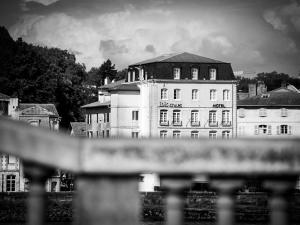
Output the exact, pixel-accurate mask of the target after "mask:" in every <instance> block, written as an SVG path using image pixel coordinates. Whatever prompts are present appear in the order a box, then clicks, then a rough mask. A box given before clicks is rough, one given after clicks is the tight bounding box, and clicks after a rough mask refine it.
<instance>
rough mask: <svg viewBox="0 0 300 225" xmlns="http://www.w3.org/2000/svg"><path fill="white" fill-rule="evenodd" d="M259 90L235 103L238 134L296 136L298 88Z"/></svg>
mask: <svg viewBox="0 0 300 225" xmlns="http://www.w3.org/2000/svg"><path fill="white" fill-rule="evenodd" d="M251 87H252V86H251ZM251 87H250V88H249V89H253V90H254V89H255V88H254V87H253V88H251ZM261 87H263V86H261ZM260 90H261V92H257V93H256V94H255V95H254V91H253V92H249V95H250V96H251V97H248V98H245V99H242V100H238V102H237V108H238V110H237V112H238V113H237V114H238V115H237V122H238V137H263V138H267V137H284V136H293V137H299V136H300V93H299V91H298V90H297V89H296V88H295V87H294V86H292V85H288V86H285V85H283V86H282V87H280V88H278V89H275V90H273V91H269V92H267V91H266V88H263V89H260Z"/></svg>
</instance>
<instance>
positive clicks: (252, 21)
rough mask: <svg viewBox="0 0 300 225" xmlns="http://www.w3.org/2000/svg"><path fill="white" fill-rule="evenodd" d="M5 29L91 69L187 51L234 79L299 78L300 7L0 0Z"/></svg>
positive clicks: (299, 0) (298, 1)
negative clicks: (228, 70)
mask: <svg viewBox="0 0 300 225" xmlns="http://www.w3.org/2000/svg"><path fill="white" fill-rule="evenodd" d="M0 25H2V26H3V25H4V26H5V27H7V28H8V30H9V32H10V34H11V35H12V37H13V38H14V39H16V38H18V37H22V38H23V40H25V41H27V42H30V43H34V44H38V45H43V46H54V47H59V48H62V49H68V50H69V51H71V52H73V53H74V54H76V58H77V60H78V62H80V63H84V64H85V65H86V66H87V68H88V69H89V68H91V67H92V66H99V65H100V64H101V63H102V62H103V61H104V60H106V59H107V58H110V59H111V60H112V61H113V63H115V64H116V66H117V68H119V69H122V68H124V67H127V66H128V64H131V63H135V62H138V61H141V60H144V59H148V58H151V57H155V56H157V55H161V54H166V53H172V52H183V51H186V52H191V53H195V54H199V55H202V56H206V57H210V58H214V59H218V60H222V61H226V62H231V63H232V66H233V69H234V70H235V71H239V70H243V71H247V72H256V73H257V72H262V71H265V72H271V71H274V70H276V71H278V72H284V73H288V74H290V75H298V74H299V73H300V0H243V1H241V0H219V1H217V0H181V1H180V0H116V1H113V0H107V1H105V0H1V1H0Z"/></svg>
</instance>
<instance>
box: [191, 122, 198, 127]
mask: <svg viewBox="0 0 300 225" xmlns="http://www.w3.org/2000/svg"><path fill="white" fill-rule="evenodd" d="M191 126H192V127H200V121H191Z"/></svg>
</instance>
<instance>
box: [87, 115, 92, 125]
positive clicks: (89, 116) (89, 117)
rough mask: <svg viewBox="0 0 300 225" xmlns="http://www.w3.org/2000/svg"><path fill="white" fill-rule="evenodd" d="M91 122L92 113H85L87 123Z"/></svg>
mask: <svg viewBox="0 0 300 225" xmlns="http://www.w3.org/2000/svg"><path fill="white" fill-rule="evenodd" d="M91 123H92V115H91V114H87V124H91Z"/></svg>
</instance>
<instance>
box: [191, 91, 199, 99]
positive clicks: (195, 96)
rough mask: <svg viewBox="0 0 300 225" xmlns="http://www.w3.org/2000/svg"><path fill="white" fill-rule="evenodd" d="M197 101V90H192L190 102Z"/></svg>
mask: <svg viewBox="0 0 300 225" xmlns="http://www.w3.org/2000/svg"><path fill="white" fill-rule="evenodd" d="M197 99H198V90H197V89H193V90H192V100H197Z"/></svg>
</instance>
